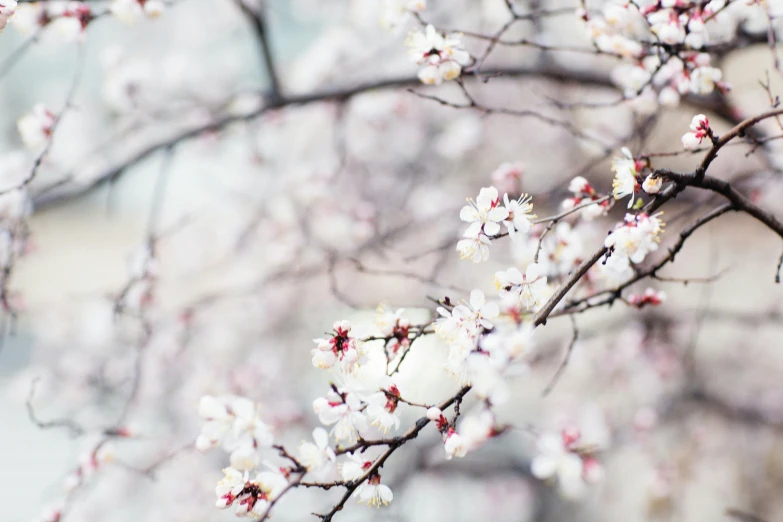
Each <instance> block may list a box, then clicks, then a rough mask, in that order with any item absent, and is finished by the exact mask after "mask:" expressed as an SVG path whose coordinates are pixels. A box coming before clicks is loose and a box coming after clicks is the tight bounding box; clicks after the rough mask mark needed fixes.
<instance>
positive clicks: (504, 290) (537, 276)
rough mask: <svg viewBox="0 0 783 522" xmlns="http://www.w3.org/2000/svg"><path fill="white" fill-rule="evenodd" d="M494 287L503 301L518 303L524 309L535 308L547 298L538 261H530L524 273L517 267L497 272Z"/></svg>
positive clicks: (543, 278)
mask: <svg viewBox="0 0 783 522" xmlns="http://www.w3.org/2000/svg"><path fill="white" fill-rule="evenodd" d="M495 287H496V288H498V290H500V297H501V299H503V300H504V302H505V301H508V300H509V298H511V299H510V302H512V303H518V304H519V306H521V307H522V308H524V309H527V310H535V309H536V308H538V307H539V306H540V305H541V304H543V302H544V301H545V300H546V299H547V295H548V286H547V277H546V275H545V274H544V270H543V269H542V267H541V265H539V264H538V263H530V264H529V265H528V266H527V268H526V269H525V273H524V275H523V274H522V272H520V271H519V270H518V269H517V268H513V267H512V268H509V269H508V270H505V271H502V272H497V273H496V274H495Z"/></svg>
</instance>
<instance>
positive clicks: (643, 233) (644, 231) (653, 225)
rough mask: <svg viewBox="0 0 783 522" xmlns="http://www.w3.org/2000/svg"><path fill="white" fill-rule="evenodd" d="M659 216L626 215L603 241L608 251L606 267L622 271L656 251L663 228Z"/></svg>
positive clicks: (643, 214)
mask: <svg viewBox="0 0 783 522" xmlns="http://www.w3.org/2000/svg"><path fill="white" fill-rule="evenodd" d="M659 215H660V213H659V214H653V215H652V216H650V215H647V214H645V213H639V214H626V216H625V221H624V222H623V223H620V224H618V225H617V226H616V227H615V229H614V230H613V231H612V232H611V233H610V234H609V235H608V236H606V240H605V241H604V246H606V247H607V248H608V249H609V251H610V254H609V257H608V259H607V261H606V266H608V267H612V268H613V269H615V270H618V271H622V270H625V269H627V268H628V267H629V264H630V263H641V262H642V261H644V258H645V257H647V254H649V253H650V252H654V251H656V250H657V249H658V243H660V234H661V232H662V231H663V226H664V223H663V222H662V221H661V220H660V219H659V218H658V216H659Z"/></svg>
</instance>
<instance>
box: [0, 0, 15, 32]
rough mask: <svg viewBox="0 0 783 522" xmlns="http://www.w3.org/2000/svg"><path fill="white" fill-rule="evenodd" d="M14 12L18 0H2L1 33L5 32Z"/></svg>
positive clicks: (0, 14) (0, 8) (0, 11)
mask: <svg viewBox="0 0 783 522" xmlns="http://www.w3.org/2000/svg"><path fill="white" fill-rule="evenodd" d="M14 12H16V0H2V1H0V33H2V32H3V29H5V26H6V25H7V24H8V20H9V19H10V18H11V17H12V16H13V15H14Z"/></svg>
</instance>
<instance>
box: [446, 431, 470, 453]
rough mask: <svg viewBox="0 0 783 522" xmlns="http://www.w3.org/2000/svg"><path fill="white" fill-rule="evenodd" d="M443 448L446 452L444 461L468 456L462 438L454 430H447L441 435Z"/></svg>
mask: <svg viewBox="0 0 783 522" xmlns="http://www.w3.org/2000/svg"><path fill="white" fill-rule="evenodd" d="M443 448H444V450H445V451H446V460H451V459H452V458H454V457H457V458H462V457H464V456H465V455H467V454H468V451H467V448H466V447H465V443H464V441H463V440H462V437H461V436H460V434H459V433H457V432H456V431H455V430H454V428H449V429H448V431H447V432H446V433H445V434H444V435H443Z"/></svg>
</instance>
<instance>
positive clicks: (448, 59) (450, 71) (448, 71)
mask: <svg viewBox="0 0 783 522" xmlns="http://www.w3.org/2000/svg"><path fill="white" fill-rule="evenodd" d="M405 44H406V45H407V46H408V47H409V49H408V57H409V58H410V60H411V61H412V62H414V63H416V64H418V65H421V66H422V68H421V69H420V70H419V79H420V80H421V82H422V83H424V84H427V85H440V84H441V83H443V81H444V80H445V81H448V80H455V79H457V78H459V76H460V74H462V68H463V67H465V66H466V65H469V64H470V62H471V58H470V53H468V52H467V51H466V50H465V48H464V47H463V46H462V41H461V40H460V35H459V34H456V33H455V34H448V35H443V34H441V33H440V32H438V30H437V29H435V27H433V26H432V25H428V26H427V27H426V29H425V30H424V31H423V32H422V31H421V30H416V31H414V32H411V33H410V34H409V35H408V38H407V40H406V41H405Z"/></svg>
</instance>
